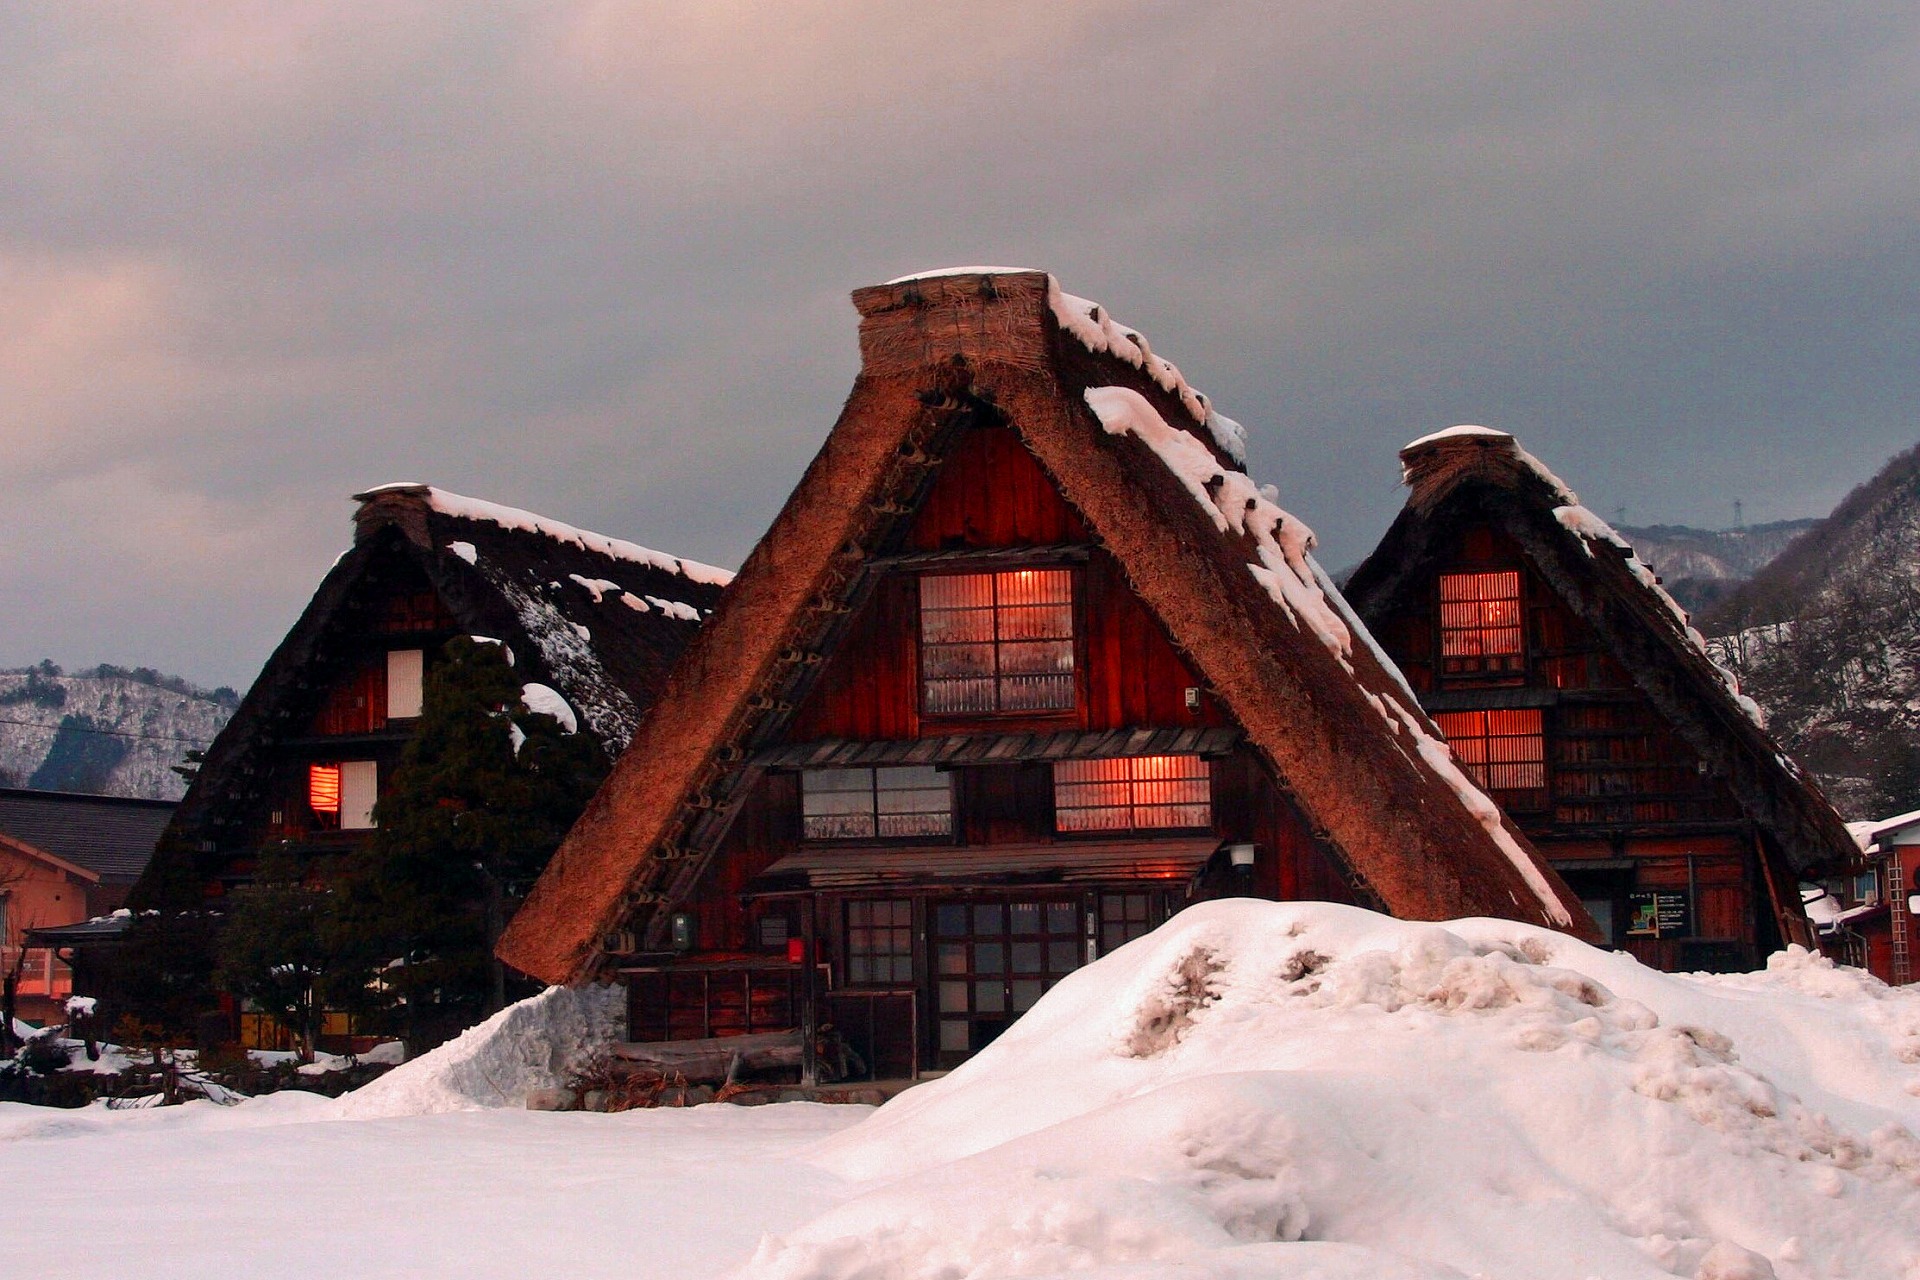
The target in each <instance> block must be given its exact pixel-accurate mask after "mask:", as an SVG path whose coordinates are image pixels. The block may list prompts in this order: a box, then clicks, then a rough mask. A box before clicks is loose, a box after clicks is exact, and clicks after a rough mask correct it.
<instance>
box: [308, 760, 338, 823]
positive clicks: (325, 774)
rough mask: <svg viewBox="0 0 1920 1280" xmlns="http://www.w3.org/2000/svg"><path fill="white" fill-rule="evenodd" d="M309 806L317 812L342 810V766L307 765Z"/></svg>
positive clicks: (332, 812) (334, 812)
mask: <svg viewBox="0 0 1920 1280" xmlns="http://www.w3.org/2000/svg"><path fill="white" fill-rule="evenodd" d="M307 806H308V807H309V808H311V809H312V810H313V811H314V812H315V813H330V814H338V813H339V812H340V766H339V765H337V764H316V765H309V766H307Z"/></svg>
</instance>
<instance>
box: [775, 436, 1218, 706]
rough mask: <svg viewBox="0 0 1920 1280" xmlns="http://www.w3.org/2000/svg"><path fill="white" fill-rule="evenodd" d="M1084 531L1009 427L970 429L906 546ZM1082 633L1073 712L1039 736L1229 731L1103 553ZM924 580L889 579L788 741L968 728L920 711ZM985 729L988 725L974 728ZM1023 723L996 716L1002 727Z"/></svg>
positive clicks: (1081, 598)
mask: <svg viewBox="0 0 1920 1280" xmlns="http://www.w3.org/2000/svg"><path fill="white" fill-rule="evenodd" d="M1090 540H1091V538H1090V535H1089V534H1088V532H1087V529H1086V526H1085V525H1084V524H1083V523H1082V522H1081V520H1080V518H1079V516H1078V515H1076V514H1075V513H1074V511H1073V510H1072V508H1070V507H1069V506H1068V505H1067V504H1066V503H1065V502H1064V501H1063V500H1062V499H1061V497H1060V495H1059V492H1058V490H1056V489H1055V488H1054V486H1053V482H1052V481H1051V480H1049V479H1048V478H1047V475H1046V473H1045V472H1044V471H1042V470H1041V469H1040V464H1039V463H1037V462H1036V461H1034V459H1033V455H1031V454H1030V453H1028V452H1027V450H1026V448H1025V447H1024V446H1023V445H1021V443H1020V441H1019V439H1018V437H1016V436H1015V435H1014V433H1013V432H1012V431H1010V430H1007V429H1006V428H1003V427H983V428H976V429H974V430H972V431H969V432H968V433H967V434H966V435H965V436H963V437H962V438H961V439H960V441H958V442H957V443H956V445H955V447H954V449H953V451H952V453H950V454H949V456H948V458H947V460H946V461H945V463H944V464H943V465H942V468H941V472H940V475H939V478H938V479H937V480H936V481H935V482H934V484H933V486H932V488H931V490H930V492H929V493H928V495H927V499H926V502H925V504H924V505H923V506H922V507H921V509H920V511H919V513H918V515H917V516H916V517H915V519H914V521H913V524H912V527H911V528H910V530H909V531H908V534H907V537H906V539H905V547H904V549H905V550H907V551H917V552H933V551H952V550H959V549H966V550H992V549H998V548H1006V549H1009V550H1012V549H1020V548H1026V547H1044V546H1067V545H1076V546H1084V545H1085V544H1087V543H1088V542H1089V541H1090ZM1076 591H1077V602H1078V615H1079V616H1078V617H1077V619H1076V629H1077V630H1078V633H1079V635H1080V636H1081V637H1082V639H1081V645H1080V652H1081V655H1082V658H1083V665H1082V668H1081V670H1080V672H1079V680H1080V688H1079V697H1078V698H1077V699H1076V700H1075V702H1076V705H1075V708H1074V710H1073V711H1071V712H1064V713H1048V714H1044V715H1036V716H1034V717H1031V718H1030V720H1031V724H1030V727H1034V728H1075V729H1119V728H1126V727H1130V726H1139V725H1154V726H1161V727H1178V728H1186V727H1200V726H1215V725H1222V724H1225V723H1226V721H1225V718H1224V717H1223V716H1222V715H1221V714H1220V712H1219V710H1218V709H1217V708H1216V707H1215V706H1214V704H1213V700H1212V699H1211V698H1207V697H1204V696H1203V697H1202V699H1201V705H1200V707H1199V708H1198V709H1197V710H1191V709H1189V708H1188V707H1187V705H1186V690H1187V689H1188V688H1200V687H1202V682H1201V680H1200V678H1199V677H1198V676H1197V675H1195V674H1194V672H1193V669H1192V668H1191V667H1190V666H1189V665H1188V664H1187V663H1186V661H1185V660H1184V659H1182V658H1181V656H1180V654H1179V653H1178V652H1177V651H1176V650H1175V649H1174V647H1173V644H1172V642H1171V641H1170V640H1169V639H1168V638H1167V633H1166V630H1165V628H1163V627H1162V626H1161V625H1160V624H1159V622H1158V620H1156V619H1155V618H1154V617H1153V616H1152V615H1151V614H1149V613H1148V612H1147V611H1146V609H1145V608H1144V607H1143V606H1142V605H1141V603H1140V601H1139V599H1138V597H1136V596H1135V595H1134V594H1133V592H1132V591H1131V590H1130V589H1129V588H1128V586H1127V583H1126V579H1125V575H1124V574H1123V573H1122V572H1121V571H1120V569H1119V567H1118V565H1116V564H1115V563H1114V561H1113V559H1112V557H1110V556H1108V555H1107V554H1106V553H1104V552H1101V551H1095V552H1094V553H1093V554H1092V555H1091V556H1090V557H1088V558H1087V560H1086V562H1085V563H1084V564H1083V565H1082V566H1081V569H1080V578H1079V581H1078V584H1077V587H1076ZM917 592H918V584H917V580H916V576H915V574H913V573H911V572H895V573H891V574H889V575H888V576H887V577H886V579H885V580H884V581H882V582H881V583H880V584H879V585H878V586H877V587H876V588H875V590H874V592H873V594H872V596H871V597H870V598H869V599H868V601H867V602H866V604H865V605H864V607H863V608H862V609H861V610H860V611H859V613H858V614H857V615H856V616H855V618H854V619H853V620H852V622H851V623H850V625H849V627H848V630H847V633H846V639H845V641H844V642H843V643H842V644H841V646H840V647H839V649H838V650H837V651H836V652H835V653H834V654H833V655H832V656H831V657H830V658H829V659H828V660H827V665H826V667H825V669H824V670H823V671H822V672H821V674H820V676H819V677H818V679H817V682H816V684H815V685H814V687H813V690H812V691H811V692H810V694H809V695H808V697H807V699H806V700H805V701H804V702H803V703H802V705H801V706H800V708H799V710H798V711H797V712H796V714H795V716H794V720H793V723H792V727H791V729H790V730H789V732H788V735H787V736H788V738H789V739H790V740H792V741H796V742H803V741H808V740H811V739H815V738H854V739H863V740H897V739H905V738H917V737H920V736H922V735H923V734H925V733H952V732H963V731H965V730H966V729H967V728H969V727H970V726H968V725H966V724H965V723H963V722H961V721H959V720H956V719H955V718H954V717H950V716H941V717H926V718H924V719H926V721H927V723H922V721H923V717H922V716H921V714H920V690H919V670H918V667H917V665H916V655H917V654H918V652H919V642H918V631H917V628H918V625H919V606H918V594H917ZM972 727H979V726H972ZM1021 727H1028V726H1022V725H1019V724H1014V723H1010V721H1009V718H1008V717H1006V716H996V717H994V721H993V725H992V729H993V731H1007V730H1010V729H1018V728H1021Z"/></svg>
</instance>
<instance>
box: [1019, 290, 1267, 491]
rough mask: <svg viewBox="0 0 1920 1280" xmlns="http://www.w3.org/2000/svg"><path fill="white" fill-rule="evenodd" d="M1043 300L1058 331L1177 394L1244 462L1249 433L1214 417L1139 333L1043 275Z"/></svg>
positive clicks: (1220, 444) (1201, 396) (1213, 436)
mask: <svg viewBox="0 0 1920 1280" xmlns="http://www.w3.org/2000/svg"><path fill="white" fill-rule="evenodd" d="M1047 302H1048V303H1049V305H1050V306H1051V307H1052V308H1053V318H1054V320H1055V321H1057V322H1058V323H1059V325H1060V327H1061V328H1062V329H1065V330H1066V331H1067V332H1068V333H1070V334H1072V335H1073V336H1074V337H1076V338H1078V339H1079V340H1080V343H1081V345H1082V346H1084V347H1086V349H1087V350H1089V351H1091V352H1094V353H1095V354H1096V355H1098V354H1106V355H1110V356H1113V357H1114V358H1116V359H1118V360H1121V361H1124V362H1125V363H1127V364H1130V365H1132V366H1133V367H1134V368H1136V369H1138V370H1140V371H1141V372H1142V373H1144V374H1146V375H1147V376H1148V377H1149V378H1152V379H1153V380H1154V382H1155V384H1157V385H1158V386H1159V388H1160V389H1161V390H1162V391H1164V392H1166V393H1167V394H1168V395H1171V396H1177V397H1178V398H1179V400H1180V403H1181V404H1182V405H1184V406H1185V407H1186V410H1187V413H1188V415H1189V416H1191V417H1192V418H1193V420H1194V421H1195V422H1196V423H1198V424H1199V425H1201V426H1203V427H1205V428H1206V429H1207V434H1208V436H1209V437H1210V438H1211V439H1212V440H1213V443H1214V444H1215V446H1217V447H1218V448H1219V450H1220V451H1221V452H1222V453H1224V454H1226V455H1227V457H1229V458H1231V459H1233V461H1234V463H1235V464H1236V465H1239V466H1243V467H1244V466H1245V465H1246V462H1247V429H1246V428H1245V427H1243V426H1241V425H1240V424H1239V423H1237V422H1235V421H1234V420H1233V419H1232V418H1229V417H1226V416H1224V415H1222V414H1219V413H1215V412H1214V410H1213V403H1212V401H1210V400H1208V399H1207V397H1206V395H1205V394H1204V393H1202V392H1199V391H1196V390H1194V389H1193V388H1192V387H1191V386H1189V385H1187V380H1186V379H1185V378H1184V377H1182V376H1181V375H1180V370H1179V369H1178V368H1176V367H1175V366H1174V364H1173V362H1172V361H1170V360H1167V359H1165V358H1163V357H1161V356H1157V355H1155V354H1154V353H1153V350H1152V349H1151V348H1150V347H1148V346H1147V339H1146V337H1145V335H1143V334H1142V333H1141V332H1140V331H1139V330H1137V329H1133V328H1130V327H1128V326H1127V325H1124V324H1121V323H1120V322H1119V321H1118V320H1115V319H1114V318H1113V315H1112V313H1111V312H1109V311H1108V310H1107V309H1106V308H1104V307H1102V306H1101V305H1100V304H1099V303H1097V302H1089V301H1088V300H1087V299H1085V298H1076V297H1075V296H1073V295H1072V294H1070V293H1066V292H1063V291H1062V290H1061V288H1060V282H1059V281H1058V280H1056V279H1054V278H1053V277H1052V276H1048V277H1047Z"/></svg>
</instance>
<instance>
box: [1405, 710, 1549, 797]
mask: <svg viewBox="0 0 1920 1280" xmlns="http://www.w3.org/2000/svg"><path fill="white" fill-rule="evenodd" d="M1433 719H1434V723H1435V724H1437V725H1439V726H1440V732H1442V733H1444V734H1446V735H1447V745H1448V746H1450V747H1452V748H1453V758H1454V759H1455V760H1457V761H1459V762H1460V767H1461V769H1462V770H1464V771H1465V772H1466V775H1467V776H1468V777H1469V778H1471V779H1473V781H1474V783H1475V784H1476V785H1477V786H1479V787H1480V788H1481V789H1482V790H1484V791H1492V792H1497V793H1499V794H1500V796H1501V798H1502V799H1503V800H1507V801H1508V802H1509V803H1510V804H1512V803H1513V802H1515V801H1518V802H1521V803H1522V804H1526V803H1537V804H1539V805H1544V804H1545V803H1546V791H1547V743H1546V737H1545V735H1544V734H1543V733H1542V731H1541V719H1540V712H1539V711H1537V710H1512V711H1442V712H1440V713H1439V714H1438V715H1436V716H1434V718H1433Z"/></svg>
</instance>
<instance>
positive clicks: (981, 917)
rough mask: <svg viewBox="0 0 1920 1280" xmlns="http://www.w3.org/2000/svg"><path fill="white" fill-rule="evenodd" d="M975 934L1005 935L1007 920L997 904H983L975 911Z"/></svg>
mask: <svg viewBox="0 0 1920 1280" xmlns="http://www.w3.org/2000/svg"><path fill="white" fill-rule="evenodd" d="M973 931H974V932H975V933H1004V932H1005V931H1006V918H1005V916H1004V914H1003V913H1002V910H1001V907H1000V904H999V903H997V902H983V903H981V904H979V905H978V906H976V907H975V908H974V909H973Z"/></svg>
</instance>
